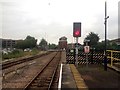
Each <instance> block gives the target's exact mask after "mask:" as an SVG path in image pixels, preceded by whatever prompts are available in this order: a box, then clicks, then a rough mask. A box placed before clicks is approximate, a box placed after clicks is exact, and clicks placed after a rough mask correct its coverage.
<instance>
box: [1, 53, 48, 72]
mask: <svg viewBox="0 0 120 90" xmlns="http://www.w3.org/2000/svg"><path fill="white" fill-rule="evenodd" d="M49 53H50V52H48V53H44V54H40V55H36V56H31V57H28V58H24V59H20V60H16V61H12V62H6V63H2V70H3V69H7V68H9V67H12V66H14V65H17V64H21V63H24V62H27V61H31V60H34V59H37V58H40V57H42V56H44V55H48V54H49Z"/></svg>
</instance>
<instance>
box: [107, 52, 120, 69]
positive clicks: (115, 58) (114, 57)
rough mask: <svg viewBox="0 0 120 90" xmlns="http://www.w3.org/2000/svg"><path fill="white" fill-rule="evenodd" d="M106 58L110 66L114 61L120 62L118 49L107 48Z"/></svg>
mask: <svg viewBox="0 0 120 90" xmlns="http://www.w3.org/2000/svg"><path fill="white" fill-rule="evenodd" d="M107 58H108V59H110V65H111V67H112V66H113V64H114V62H120V51H114V50H107Z"/></svg>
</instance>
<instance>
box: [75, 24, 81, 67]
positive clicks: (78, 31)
mask: <svg viewBox="0 0 120 90" xmlns="http://www.w3.org/2000/svg"><path fill="white" fill-rule="evenodd" d="M73 37H75V38H76V47H75V59H76V60H75V61H76V62H75V64H76V66H78V37H81V23H80V22H74V23H73Z"/></svg>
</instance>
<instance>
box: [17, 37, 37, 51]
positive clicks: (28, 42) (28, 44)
mask: <svg viewBox="0 0 120 90" xmlns="http://www.w3.org/2000/svg"><path fill="white" fill-rule="evenodd" d="M36 45H37V39H35V38H34V37H31V36H27V37H26V39H25V40H22V41H19V42H18V43H17V44H16V45H15V48H19V49H23V50H24V49H25V48H31V49H32V48H34V47H36Z"/></svg>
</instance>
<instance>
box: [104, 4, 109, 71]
mask: <svg viewBox="0 0 120 90" xmlns="http://www.w3.org/2000/svg"><path fill="white" fill-rule="evenodd" d="M108 18H109V16H107V2H105V22H104V24H105V56H104V70H105V71H107V55H106V50H107V19H108Z"/></svg>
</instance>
